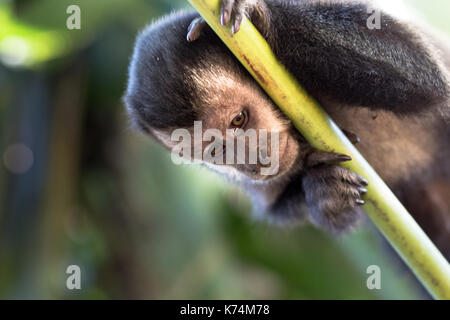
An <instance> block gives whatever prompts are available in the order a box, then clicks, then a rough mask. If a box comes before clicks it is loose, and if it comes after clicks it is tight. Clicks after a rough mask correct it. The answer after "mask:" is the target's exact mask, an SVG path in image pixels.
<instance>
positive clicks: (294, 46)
mask: <svg viewBox="0 0 450 320" xmlns="http://www.w3.org/2000/svg"><path fill="white" fill-rule="evenodd" d="M230 8H231V9H230ZM228 11H229V12H228ZM368 12H369V13H368ZM370 12H371V11H368V7H367V5H365V4H362V3H358V2H351V3H340V4H337V3H327V2H315V1H282V0H267V1H264V0H223V1H222V22H223V24H226V23H227V22H228V21H230V20H231V25H232V30H233V31H234V32H237V31H238V30H239V25H240V21H241V17H242V16H243V15H248V16H249V17H250V19H251V20H252V21H253V23H254V24H255V25H256V26H257V28H258V29H259V30H260V32H261V33H262V34H263V35H264V36H265V38H266V39H267V40H268V42H269V43H270V45H271V46H272V48H273V50H274V51H275V53H276V55H277V57H278V58H279V60H280V61H281V62H282V63H283V64H284V65H285V66H286V67H287V68H288V69H289V71H290V72H291V73H292V74H293V75H294V76H295V77H296V78H297V79H298V80H299V82H300V83H301V85H302V86H303V87H304V88H305V89H306V91H308V92H309V93H310V94H312V95H313V96H315V97H327V98H331V99H333V100H335V101H337V102H340V103H345V104H350V105H358V106H366V107H371V108H383V109H389V110H392V111H394V112H399V113H412V112H416V111H420V110H423V109H426V108H427V107H430V106H433V105H435V104H438V103H439V102H442V101H444V99H446V98H447V97H448V83H447V80H446V79H445V76H444V75H443V73H442V71H441V70H440V68H439V67H438V65H437V62H436V61H435V59H434V58H433V57H432V56H431V54H430V50H429V49H428V48H427V47H426V45H425V44H423V43H422V41H421V40H420V39H419V37H418V36H417V35H416V34H415V33H414V32H412V31H411V30H409V29H408V27H407V26H405V25H403V24H401V23H400V22H398V21H396V20H395V19H394V18H392V17H390V16H389V15H387V14H385V13H381V16H380V18H381V20H380V22H381V24H380V29H373V30H371V29H369V27H368V25H367V24H368V20H370V19H369V18H370V17H371V15H372V14H373V13H370Z"/></svg>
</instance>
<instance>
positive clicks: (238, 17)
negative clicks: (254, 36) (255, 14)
mask: <svg viewBox="0 0 450 320" xmlns="http://www.w3.org/2000/svg"><path fill="white" fill-rule="evenodd" d="M241 23H242V14H240V13H236V14H235V15H234V17H233V25H232V26H231V33H232V34H235V33H236V32H238V31H239V29H241Z"/></svg>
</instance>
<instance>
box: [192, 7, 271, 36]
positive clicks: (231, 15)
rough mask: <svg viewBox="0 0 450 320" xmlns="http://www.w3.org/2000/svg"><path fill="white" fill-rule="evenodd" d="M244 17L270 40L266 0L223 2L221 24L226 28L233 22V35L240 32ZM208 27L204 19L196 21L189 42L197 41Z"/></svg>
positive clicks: (200, 18)
mask: <svg viewBox="0 0 450 320" xmlns="http://www.w3.org/2000/svg"><path fill="white" fill-rule="evenodd" d="M244 17H247V18H248V19H250V20H251V21H252V22H253V23H254V24H255V26H256V28H257V29H258V30H259V31H260V32H261V33H262V34H263V36H265V37H266V39H268V38H269V22H270V21H269V20H270V14H269V11H268V8H267V6H266V4H265V2H264V0H221V5H220V24H221V25H223V26H226V25H228V23H230V22H231V32H232V34H235V33H236V32H238V31H239V29H240V28H241V23H242V19H243V18H244ZM206 26H207V24H206V21H205V20H204V19H203V18H202V17H199V18H196V19H194V20H193V21H192V23H191V24H190V25H189V28H188V34H187V40H188V41H189V42H192V41H195V40H197V39H198V38H199V37H200V35H201V33H202V30H203V29H204V28H205V27H206Z"/></svg>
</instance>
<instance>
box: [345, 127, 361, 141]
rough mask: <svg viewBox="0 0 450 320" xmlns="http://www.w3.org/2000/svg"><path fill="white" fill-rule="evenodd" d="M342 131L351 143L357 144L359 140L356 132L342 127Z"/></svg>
mask: <svg viewBox="0 0 450 320" xmlns="http://www.w3.org/2000/svg"><path fill="white" fill-rule="evenodd" d="M342 132H343V133H344V134H345V135H346V136H347V138H348V140H350V142H351V143H353V144H357V143H359V142H360V141H361V140H360V139H359V137H358V136H357V135H356V134H354V133H352V132H350V131H347V130H345V129H342Z"/></svg>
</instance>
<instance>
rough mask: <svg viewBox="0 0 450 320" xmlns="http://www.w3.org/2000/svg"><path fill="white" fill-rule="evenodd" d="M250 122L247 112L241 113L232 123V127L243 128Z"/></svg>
mask: <svg viewBox="0 0 450 320" xmlns="http://www.w3.org/2000/svg"><path fill="white" fill-rule="evenodd" d="M247 120H248V115H247V111H241V112H240V113H239V114H238V115H237V116H236V117H234V119H233V120H232V121H231V127H233V128H242V127H243V126H244V125H245V124H246V123H247Z"/></svg>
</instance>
